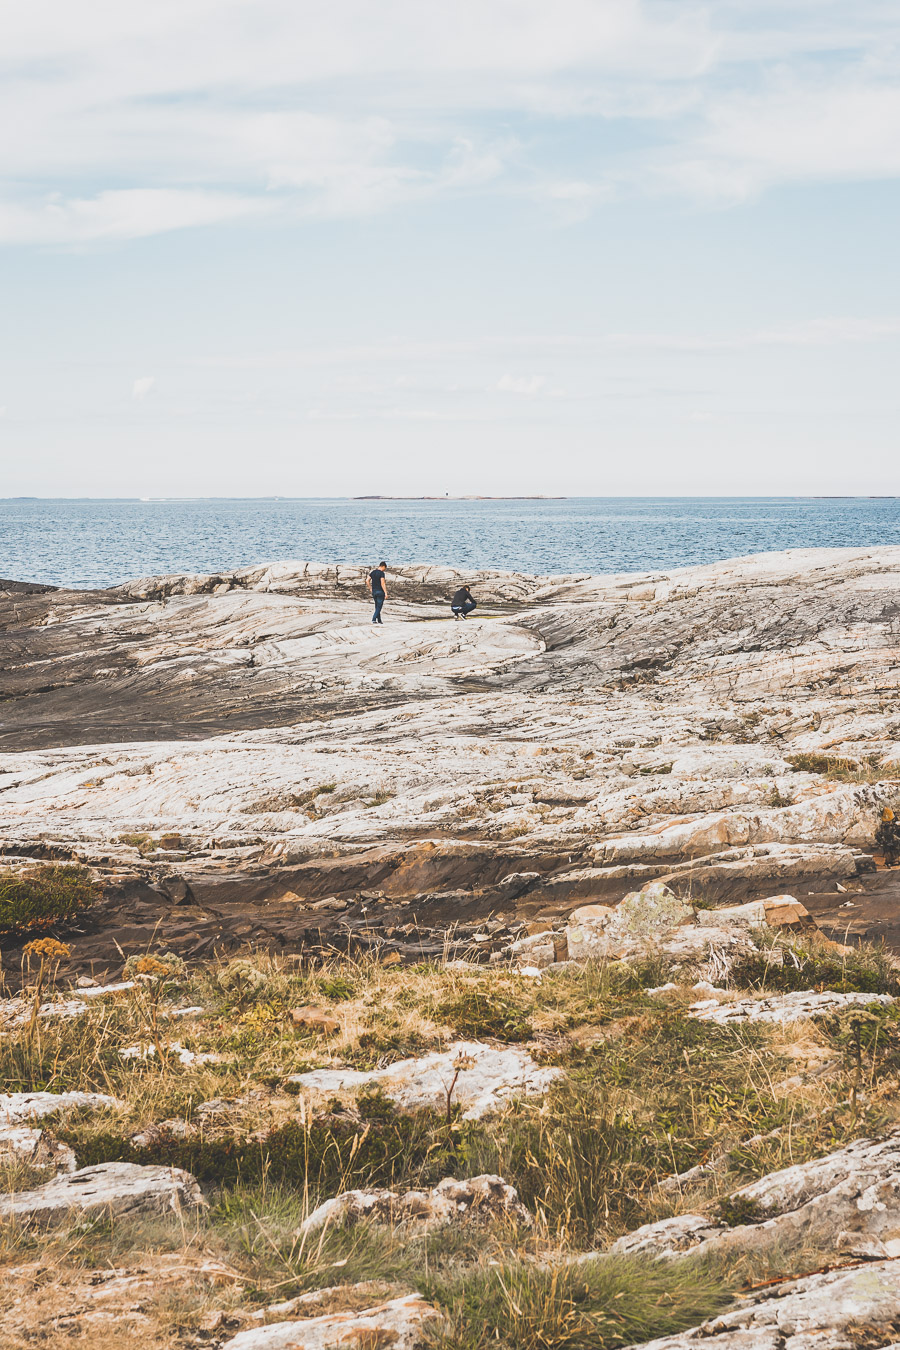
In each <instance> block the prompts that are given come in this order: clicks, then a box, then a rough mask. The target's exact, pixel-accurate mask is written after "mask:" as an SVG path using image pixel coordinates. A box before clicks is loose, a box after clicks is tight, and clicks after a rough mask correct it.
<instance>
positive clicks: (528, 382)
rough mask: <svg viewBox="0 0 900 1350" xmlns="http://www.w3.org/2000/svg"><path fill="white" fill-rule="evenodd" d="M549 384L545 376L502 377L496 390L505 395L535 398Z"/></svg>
mask: <svg viewBox="0 0 900 1350" xmlns="http://www.w3.org/2000/svg"><path fill="white" fill-rule="evenodd" d="M546 383H547V377H546V376H545V375H501V376H500V379H499V380H498V381H497V384H496V388H497V389H499V390H500V392H501V393H503V394H524V395H525V396H526V397H529V398H530V397H533V396H534V395H535V394H539V393H540V392H541V390H542V389H543V388H544V385H545V384H546Z"/></svg>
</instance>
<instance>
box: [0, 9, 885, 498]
mask: <svg viewBox="0 0 900 1350" xmlns="http://www.w3.org/2000/svg"><path fill="white" fill-rule="evenodd" d="M3 26H4V40H3V50H2V53H0V117H2V120H3V124H4V126H5V128H7V131H9V129H10V128H12V129H13V134H12V135H10V134H7V135H6V136H5V137H4V141H3V146H2V148H0V285H2V295H3V322H2V325H0V408H2V413H0V455H2V467H3V475H2V484H0V495H16V494H35V495H48V496H49V495H60V496H79V495H109V496H115V495H169V496H180V495H195V494H210V495H242V494H247V495H263V494H275V495H310V496H315V495H339V494H345V493H346V494H350V495H354V494H357V493H370V492H384V493H410V494H417V493H442V492H444V491H448V490H449V491H451V492H456V491H458V492H461V493H465V492H483V493H503V492H509V493H527V492H547V493H572V494H576V493H583V494H590V495H593V494H615V493H623V494H630V493H642V492H646V493H651V494H665V493H671V494H676V495H679V494H696V493H709V494H712V495H715V494H720V493H725V494H727V493H747V494H764V493H773V494H781V493H844V492H846V493H857V492H858V493H869V492H872V493H884V492H893V491H895V490H896V489H897V476H896V465H897V459H898V450H900V446H898V434H897V429H898V405H900V393H898V380H897V364H898V362H897V357H898V351H900V296H898V266H897V243H896V240H897V237H898V214H900V213H898V204H900V191H898V177H900V83H898V78H897V77H898V72H900V11H898V8H897V5H896V3H895V0H891V2H890V3H883V2H882V0H856V2H855V3H853V4H850V3H849V0H844V2H843V3H829V0H783V2H782V3H779V4H765V3H760V0H755V2H753V0H718V2H713V3H705V4H704V3H697V4H693V3H689V2H683V0H655V2H653V0H645V3H639V2H638V0H554V3H553V4H548V3H546V0H453V3H444V0H379V3H378V4H374V3H372V0H368V2H367V3H364V2H363V0H330V3H327V4H326V3H324V2H323V3H319V2H318V0H317V2H316V3H311V2H310V0H178V2H177V3H175V0H155V3H154V4H152V5H148V4H147V3H146V0H141V2H140V3H134V2H133V0H103V2H102V3H100V2H99V0H82V3H80V4H78V5H77V6H76V5H71V4H64V3H62V0H30V3H27V4H26V3H25V2H24V0H12V2H11V3H10V4H9V5H8V6H7V7H6V9H5V11H4V25H3Z"/></svg>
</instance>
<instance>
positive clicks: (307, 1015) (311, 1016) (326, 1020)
mask: <svg viewBox="0 0 900 1350" xmlns="http://www.w3.org/2000/svg"><path fill="white" fill-rule="evenodd" d="M291 1021H292V1022H293V1024H294V1026H295V1027H302V1028H303V1030H304V1031H318V1032H319V1033H320V1034H321V1035H323V1036H332V1035H333V1034H334V1033H335V1032H336V1031H340V1029H341V1024H340V1022H339V1021H338V1019H337V1018H336V1017H332V1016H331V1014H330V1013H327V1012H325V1010H324V1008H313V1007H305V1008H294V1009H293V1011H292V1012H291Z"/></svg>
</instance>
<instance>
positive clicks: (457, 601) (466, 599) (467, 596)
mask: <svg viewBox="0 0 900 1350" xmlns="http://www.w3.org/2000/svg"><path fill="white" fill-rule="evenodd" d="M466 604H468V605H474V604H475V601H474V600H473V599H472V592H471V591H470V590H469V588H468V586H460V588H459V590H458V591H457V592H456V594H455V595H454V597H453V599H452V600H451V601H450V608H451V609H462V607H463V605H466Z"/></svg>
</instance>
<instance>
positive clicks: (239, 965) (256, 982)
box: [216, 957, 269, 1003]
mask: <svg viewBox="0 0 900 1350" xmlns="http://www.w3.org/2000/svg"><path fill="white" fill-rule="evenodd" d="M216 982H217V984H218V986H219V988H220V989H222V990H223V991H224V992H225V993H226V994H232V995H234V997H236V998H237V1000H238V1002H240V1003H243V1002H245V1001H248V1000H250V999H252V998H256V997H257V995H259V994H261V993H262V991H263V990H264V989H265V987H266V985H267V984H268V983H269V977H268V975H266V973H265V971H263V970H260V969H259V967H258V966H255V965H254V964H253V962H252V961H245V960H243V959H242V958H241V957H238V958H237V959H236V960H234V961H229V962H228V965H227V966H226V967H225V968H224V970H220V971H219V972H218V974H217V975H216Z"/></svg>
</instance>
